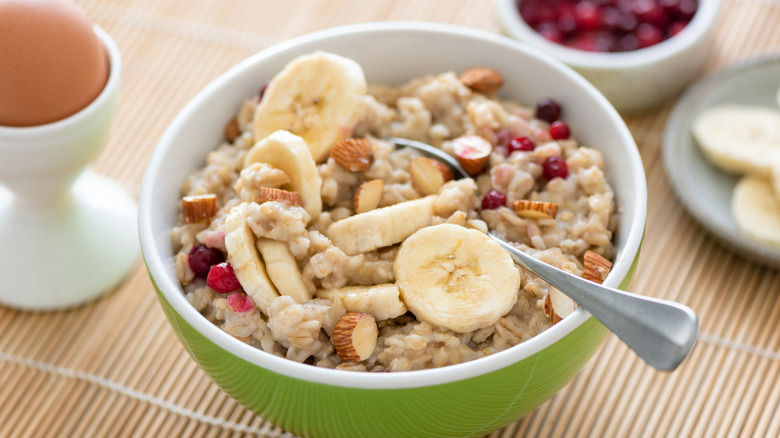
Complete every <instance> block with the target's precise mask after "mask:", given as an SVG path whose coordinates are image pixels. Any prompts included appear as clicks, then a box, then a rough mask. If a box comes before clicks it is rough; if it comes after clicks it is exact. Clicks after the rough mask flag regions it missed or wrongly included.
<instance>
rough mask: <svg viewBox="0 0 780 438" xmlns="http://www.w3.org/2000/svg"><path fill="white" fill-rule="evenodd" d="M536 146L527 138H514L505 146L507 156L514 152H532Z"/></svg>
mask: <svg viewBox="0 0 780 438" xmlns="http://www.w3.org/2000/svg"><path fill="white" fill-rule="evenodd" d="M535 147H536V145H535V144H534V141H533V140H531V139H530V138H528V137H515V138H513V139H511V140H509V144H507V154H511V153H512V152H514V151H532V150H534V148H535Z"/></svg>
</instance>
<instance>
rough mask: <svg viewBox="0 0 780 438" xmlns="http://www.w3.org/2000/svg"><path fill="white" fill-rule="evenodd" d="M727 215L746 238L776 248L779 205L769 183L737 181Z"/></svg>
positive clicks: (754, 179) (779, 230) (779, 232)
mask: <svg viewBox="0 0 780 438" xmlns="http://www.w3.org/2000/svg"><path fill="white" fill-rule="evenodd" d="M731 212H732V214H733V215H734V220H735V221H736V222H737V226H738V227H739V228H740V230H742V232H744V233H745V234H746V235H747V236H749V237H751V238H753V239H757V240H760V241H763V242H768V243H772V244H775V245H780V201H778V199H777V197H776V196H775V194H774V190H773V189H772V185H771V184H770V183H769V181H767V180H765V179H763V178H760V177H756V176H752V175H751V176H745V177H743V178H742V179H740V180H739V182H737V185H736V187H734V193H733V194H732V198H731Z"/></svg>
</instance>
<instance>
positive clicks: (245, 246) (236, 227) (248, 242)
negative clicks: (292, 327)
mask: <svg viewBox="0 0 780 438" xmlns="http://www.w3.org/2000/svg"><path fill="white" fill-rule="evenodd" d="M248 206H249V203H243V204H239V205H237V206H235V207H233V209H232V210H230V213H228V215H227V217H226V218H225V249H227V259H228V262H230V264H231V265H232V266H233V271H234V272H235V274H236V278H238V282H239V283H241V287H242V288H243V289H244V292H246V293H247V294H248V295H249V296H250V297H252V300H253V301H254V302H255V304H256V305H257V307H258V308H259V309H260V310H261V311H262V312H263V313H265V314H266V315H267V314H268V310H267V309H268V306H270V305H271V301H273V300H274V299H275V298H276V297H278V296H279V293H278V292H277V291H276V288H275V287H274V285H273V283H271V279H270V278H269V277H268V273H267V272H266V270H265V264H263V261H262V260H261V259H260V254H259V253H258V252H257V248H256V247H255V241H256V238H255V234H254V233H253V232H252V230H251V229H250V228H249V225H248V224H247V222H246V218H247V214H248V212H247V207H248Z"/></svg>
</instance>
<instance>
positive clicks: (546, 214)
mask: <svg viewBox="0 0 780 438" xmlns="http://www.w3.org/2000/svg"><path fill="white" fill-rule="evenodd" d="M512 209H514V211H515V213H517V215H518V216H520V217H524V218H526V219H555V215H556V214H557V213H558V204H556V203H554V202H542V201H529V200H526V199H516V200H515V201H514V202H513V203H512Z"/></svg>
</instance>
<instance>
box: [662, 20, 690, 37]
mask: <svg viewBox="0 0 780 438" xmlns="http://www.w3.org/2000/svg"><path fill="white" fill-rule="evenodd" d="M687 25H688V23H686V22H684V21H675V22H673V23H671V24H670V25H669V27H668V28H667V32H669V36H670V37H673V36H675V35H677V34H678V33H680V32H682V30H683V29H685V26H687Z"/></svg>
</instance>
